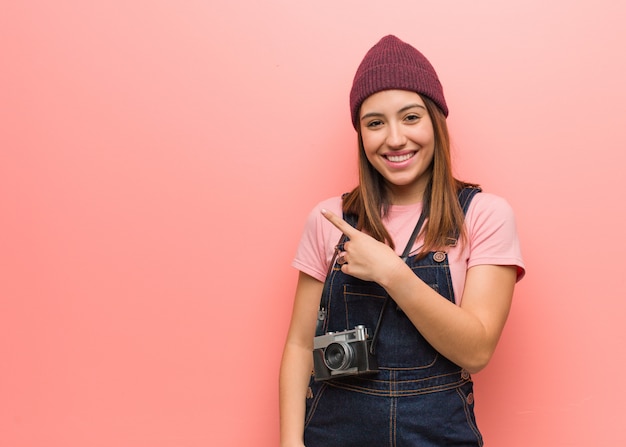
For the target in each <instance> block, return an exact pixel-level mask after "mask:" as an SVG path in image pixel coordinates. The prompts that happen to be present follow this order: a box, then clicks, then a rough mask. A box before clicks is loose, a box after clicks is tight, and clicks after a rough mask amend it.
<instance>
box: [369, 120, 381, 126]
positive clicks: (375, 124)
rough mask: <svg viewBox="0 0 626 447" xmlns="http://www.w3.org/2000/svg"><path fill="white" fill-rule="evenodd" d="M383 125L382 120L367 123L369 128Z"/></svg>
mask: <svg viewBox="0 0 626 447" xmlns="http://www.w3.org/2000/svg"><path fill="white" fill-rule="evenodd" d="M382 124H383V122H382V121H381V120H374V121H370V122H369V123H367V127H378V126H380V125H382Z"/></svg>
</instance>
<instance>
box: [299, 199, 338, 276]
mask: <svg viewBox="0 0 626 447" xmlns="http://www.w3.org/2000/svg"><path fill="white" fill-rule="evenodd" d="M322 208H325V209H327V210H329V211H332V212H333V213H335V214H337V215H338V216H341V197H333V198H331V199H328V200H325V201H323V202H320V203H319V204H317V205H316V206H315V207H314V208H313V209H312V210H311V212H310V213H309V215H308V217H307V219H306V222H305V225H304V231H303V232H302V236H301V238H300V243H299V244H298V248H297V250H296V255H295V258H294V259H293V261H292V263H291V265H292V266H293V267H295V268H296V269H298V270H300V271H301V272H303V273H306V274H307V275H309V276H312V277H313V278H315V279H317V280H319V281H322V282H323V281H324V280H325V279H326V274H327V272H328V264H330V260H331V259H332V256H333V252H334V247H335V245H336V244H337V242H338V241H339V238H340V236H341V232H340V231H339V230H337V229H336V228H335V227H334V226H333V225H332V224H331V223H330V222H328V220H326V218H324V216H322V213H321V210H322Z"/></svg>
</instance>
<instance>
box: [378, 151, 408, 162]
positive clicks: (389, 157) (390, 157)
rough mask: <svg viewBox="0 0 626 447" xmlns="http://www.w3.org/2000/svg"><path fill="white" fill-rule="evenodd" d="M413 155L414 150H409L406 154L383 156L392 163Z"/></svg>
mask: <svg viewBox="0 0 626 447" xmlns="http://www.w3.org/2000/svg"><path fill="white" fill-rule="evenodd" d="M414 155H415V152H409V153H408V154H403V155H390V154H388V155H385V158H386V159H387V160H389V161H391V162H393V163H400V162H403V161H406V160H408V159H409V158H411V157H413V156H414Z"/></svg>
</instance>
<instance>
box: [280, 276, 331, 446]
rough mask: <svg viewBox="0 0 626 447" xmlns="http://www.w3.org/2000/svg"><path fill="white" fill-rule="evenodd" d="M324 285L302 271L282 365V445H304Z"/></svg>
mask: <svg viewBox="0 0 626 447" xmlns="http://www.w3.org/2000/svg"><path fill="white" fill-rule="evenodd" d="M323 287H324V284H323V283H322V282H320V281H318V280H317V279H315V278H313V277H311V276H309V275H307V274H305V273H302V272H301V273H300V276H299V277H298V285H297V287H296V295H295V300H294V306H293V311H292V316H291V324H290V326H289V332H288V333H287V341H286V342H285V348H284V351H283V358H282V363H281V367H280V385H279V394H280V440H281V441H280V444H281V446H282V447H287V446H289V447H291V446H300V447H301V446H304V440H303V435H304V417H305V414H304V412H305V399H306V393H307V389H308V387H309V380H310V378H311V371H312V370H313V354H312V351H313V337H314V336H315V325H316V322H317V311H318V310H319V305H320V297H321V295H322V289H323Z"/></svg>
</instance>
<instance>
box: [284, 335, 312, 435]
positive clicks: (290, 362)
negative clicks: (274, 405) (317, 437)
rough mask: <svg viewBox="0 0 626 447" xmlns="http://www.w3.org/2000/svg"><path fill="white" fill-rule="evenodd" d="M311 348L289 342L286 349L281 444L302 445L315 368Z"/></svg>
mask: <svg viewBox="0 0 626 447" xmlns="http://www.w3.org/2000/svg"><path fill="white" fill-rule="evenodd" d="M312 359H313V357H312V353H311V350H310V349H308V348H304V347H302V346H299V345H296V344H290V343H289V342H288V343H287V344H286V346H285V350H284V352H283V359H282V363H281V368H280V384H279V404H280V445H281V447H295V446H303V445H304V441H303V435H304V417H305V414H304V413H305V399H306V394H307V390H308V387H309V380H310V377H311V371H312V368H313V361H312Z"/></svg>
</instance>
